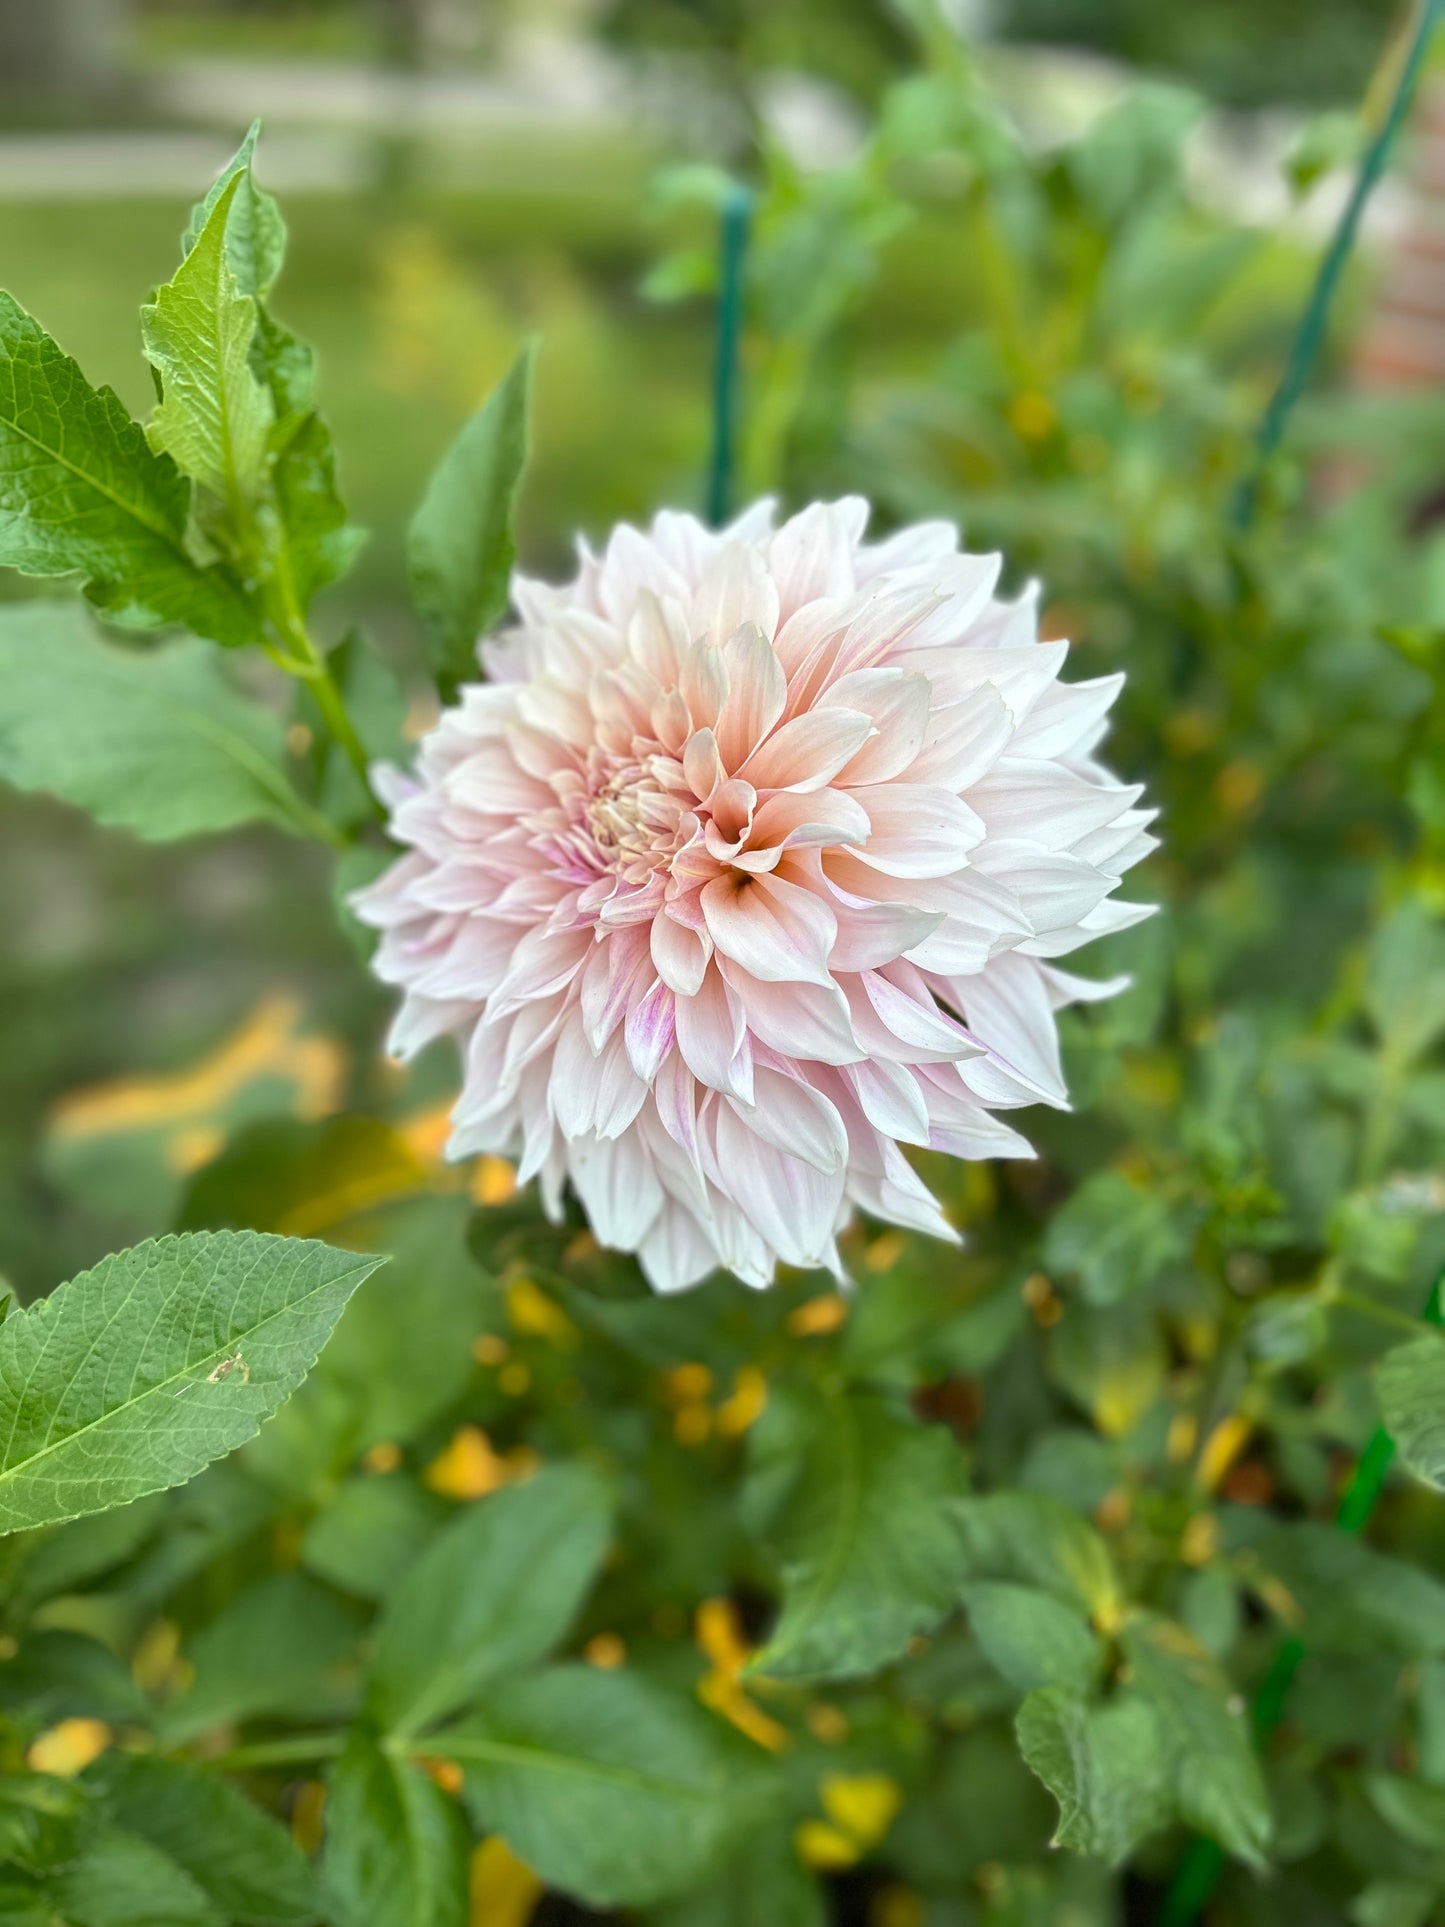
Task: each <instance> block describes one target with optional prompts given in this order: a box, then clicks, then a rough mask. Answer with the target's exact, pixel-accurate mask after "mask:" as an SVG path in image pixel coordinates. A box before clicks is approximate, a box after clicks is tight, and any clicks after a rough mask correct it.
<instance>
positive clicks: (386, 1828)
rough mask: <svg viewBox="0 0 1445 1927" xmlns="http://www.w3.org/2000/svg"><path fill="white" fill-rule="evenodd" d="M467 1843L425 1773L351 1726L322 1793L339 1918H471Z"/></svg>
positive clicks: (387, 1925)
mask: <svg viewBox="0 0 1445 1927" xmlns="http://www.w3.org/2000/svg"><path fill="white" fill-rule="evenodd" d="M469 1845H470V1842H469V1841H468V1838H467V1830H466V1827H465V1825H464V1823H463V1821H462V1817H461V1814H460V1813H459V1812H458V1810H457V1808H456V1807H455V1806H454V1805H453V1804H452V1802H451V1801H450V1800H449V1799H448V1798H447V1796H446V1795H445V1794H444V1793H443V1792H442V1791H441V1789H440V1788H439V1787H438V1786H436V1785H435V1783H434V1782H433V1781H431V1780H429V1779H428V1778H427V1776H426V1774H424V1773H423V1772H422V1771H421V1770H420V1769H419V1768H418V1767H414V1766H412V1765H411V1764H410V1763H409V1762H408V1761H406V1760H403V1759H400V1758H398V1757H397V1756H396V1755H394V1754H391V1753H388V1752H384V1751H383V1750H382V1749H381V1748H380V1747H379V1746H377V1744H376V1743H375V1741H374V1740H372V1739H371V1738H370V1737H369V1736H368V1735H367V1734H366V1733H365V1732H363V1731H362V1730H360V1729H358V1730H357V1731H355V1732H354V1733H353V1734H352V1736H351V1739H350V1741H349V1742H348V1744H347V1748H346V1751H345V1753H343V1754H342V1756H341V1758H340V1759H339V1760H338V1761H337V1763H336V1765H335V1766H334V1767H333V1768H332V1771H331V1773H330V1775H329V1778H328V1790H327V1801H326V1851H325V1856H324V1858H323V1861H322V1880H323V1882H324V1884H325V1888H326V1894H327V1898H328V1900H329V1902H330V1913H329V1916H328V1917H329V1918H331V1919H333V1920H334V1921H335V1922H336V1927H465V1922H466V1920H467V1854H468V1849H469Z"/></svg>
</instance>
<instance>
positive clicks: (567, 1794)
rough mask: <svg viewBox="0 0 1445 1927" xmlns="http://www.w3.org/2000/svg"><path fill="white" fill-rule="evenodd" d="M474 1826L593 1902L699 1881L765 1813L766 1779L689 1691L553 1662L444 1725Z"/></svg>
mask: <svg viewBox="0 0 1445 1927" xmlns="http://www.w3.org/2000/svg"><path fill="white" fill-rule="evenodd" d="M433 1744H434V1750H435V1751H437V1752H439V1753H444V1754H445V1755H446V1756H447V1757H449V1758H451V1759H453V1760H455V1761H456V1762H457V1763H458V1764H459V1765H460V1766H461V1768H462V1769H463V1772H464V1773H465V1775H466V1781H465V1798H466V1801H467V1804H468V1806H469V1807H470V1808H471V1810H472V1813H473V1816H474V1817H475V1819H476V1821H477V1823H478V1825H479V1826H481V1827H483V1828H485V1829H486V1830H487V1831H489V1832H492V1833H500V1834H501V1835H502V1837H503V1838H504V1839H505V1840H506V1842H507V1844H508V1845H509V1846H510V1847H511V1848H512V1849H513V1851H514V1852H515V1853H516V1854H518V1855H519V1856H520V1858H521V1859H523V1860H525V1861H526V1863H527V1864H528V1866H530V1867H533V1868H535V1869H536V1871H537V1872H538V1873H539V1874H540V1875H541V1876H542V1878H543V1879H544V1880H546V1881H548V1882H549V1883H550V1884H551V1885H552V1886H555V1887H560V1888H561V1889H562V1890H563V1891H564V1892H565V1893H569V1894H573V1895H575V1896H576V1897H578V1898H579V1899H582V1900H585V1901H587V1902H588V1904H589V1905H591V1906H594V1907H614V1906H629V1905H642V1904H645V1903H646V1902H648V1901H654V1900H664V1899H668V1898H670V1897H671V1896H672V1895H673V1894H677V1893H681V1892H683V1891H684V1890H685V1889H686V1888H688V1887H690V1886H695V1885H696V1884H697V1883H698V1882H699V1881H700V1880H702V1879H703V1878H704V1877H705V1876H706V1874H707V1873H708V1872H709V1871H710V1870H711V1869H712V1868H713V1867H715V1866H717V1865H718V1864H719V1863H720V1862H721V1861H722V1860H723V1859H724V1857H725V1856H726V1855H727V1854H728V1852H729V1850H730V1849H732V1848H734V1847H737V1846H738V1845H739V1842H740V1840H741V1839H742V1838H743V1837H744V1836H746V1835H748V1834H750V1832H751V1830H752V1828H753V1827H754V1826H755V1825H756V1824H757V1823H758V1822H759V1820H760V1818H761V1813H762V1810H763V1806H764V1803H765V1802H766V1801H767V1799H768V1796H769V1791H770V1788H771V1785H772V1781H771V1775H769V1774H767V1773H766V1771H765V1769H763V1768H760V1767H759V1766H758V1765H757V1764H756V1762H757V1759H758V1757H759V1756H757V1755H756V1754H755V1753H753V1752H752V1751H751V1750H750V1749H749V1748H748V1747H747V1746H746V1744H745V1742H743V1741H741V1740H739V1739H738V1738H737V1736H736V1735H735V1734H733V1733H731V1732H730V1730H729V1729H728V1728H726V1727H724V1726H722V1725H721V1724H720V1723H719V1722H718V1721H716V1720H714V1719H712V1718H710V1717H709V1716H708V1715H707V1714H706V1713H704V1712H703V1711H702V1709H701V1708H700V1707H699V1706H697V1705H696V1704H695V1703H694V1702H693V1701H691V1700H689V1699H686V1698H682V1697H680V1696H678V1695H676V1694H674V1693H672V1692H670V1691H667V1690H664V1689H663V1688H662V1687H660V1686H658V1685H657V1684H656V1683H654V1682H653V1681H650V1680H646V1679H643V1678H641V1677H639V1676H638V1675H636V1674H634V1673H631V1672H628V1671H625V1670H624V1671H622V1672H617V1673H607V1672H600V1671H598V1670H597V1669H595V1668H593V1667H588V1666H557V1667H553V1668H551V1669H550V1670H548V1671H546V1672H542V1673H535V1674H532V1675H530V1676H528V1677H524V1678H521V1679H517V1680H512V1681H508V1682H507V1683H505V1684H499V1685H498V1686H496V1687H495V1688H494V1689H493V1691H492V1693H491V1694H490V1696H489V1699H488V1704H487V1709H486V1712H485V1713H484V1714H482V1715H480V1716H478V1717H476V1718H473V1719H471V1720H469V1721H467V1722H466V1723H465V1724H464V1725H462V1726H459V1727H454V1728H452V1729H451V1730H450V1731H448V1732H447V1733H446V1734H444V1735H438V1736H437V1739H436V1741H435V1742H434V1743H433Z"/></svg>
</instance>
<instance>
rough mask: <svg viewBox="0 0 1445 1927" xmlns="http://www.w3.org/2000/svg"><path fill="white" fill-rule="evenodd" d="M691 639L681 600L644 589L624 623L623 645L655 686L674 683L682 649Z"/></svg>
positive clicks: (671, 685) (667, 687)
mask: <svg viewBox="0 0 1445 1927" xmlns="http://www.w3.org/2000/svg"><path fill="white" fill-rule="evenodd" d="M691 640H692V639H691V637H690V636H689V634H688V628H687V610H686V609H685V607H684V606H683V603H682V601H681V600H679V599H678V597H676V596H671V595H662V596H659V595H656V594H654V593H653V591H652V590H651V589H644V590H643V591H642V592H641V594H640V595H639V596H638V598H637V606H636V608H635V609H634V610H633V612H632V618H631V620H630V622H629V623H628V625H627V646H628V649H629V650H630V651H631V654H632V656H633V659H634V660H635V661H636V662H637V663H639V664H640V665H641V667H642V668H643V669H645V670H646V671H647V673H648V674H649V675H650V676H651V677H652V679H653V681H654V682H655V683H656V684H657V686H658V688H659V689H672V688H674V687H675V686H676V683H677V676H678V669H679V667H680V666H681V663H682V657H683V653H684V651H685V650H686V649H687V647H688V645H689V643H690V642H691Z"/></svg>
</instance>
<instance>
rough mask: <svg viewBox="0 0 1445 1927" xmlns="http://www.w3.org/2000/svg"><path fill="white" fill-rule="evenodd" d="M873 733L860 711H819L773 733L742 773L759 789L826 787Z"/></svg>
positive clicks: (794, 719)
mask: <svg viewBox="0 0 1445 1927" xmlns="http://www.w3.org/2000/svg"><path fill="white" fill-rule="evenodd" d="M872 734H873V718H872V717H871V716H865V715H864V714H863V712H862V711H861V710H857V709H814V710H810V711H809V712H808V714H807V715H805V716H795V717H794V718H793V719H792V721H791V722H787V723H784V724H783V726H782V728H781V729H776V730H774V731H773V733H772V735H771V736H770V737H769V738H768V739H767V741H766V742H765V743H763V744H762V746H761V747H760V748H758V749H756V750H754V751H753V753H752V755H751V756H749V757H748V759H747V761H746V762H745V763H744V764H743V765H742V767H741V769H739V771H738V775H739V776H742V777H745V778H746V780H747V781H748V782H749V783H751V784H752V786H753V788H754V789H755V790H759V791H761V790H798V791H801V792H807V791H809V790H821V789H826V788H827V787H828V785H829V784H830V783H831V782H832V780H833V778H834V777H835V776H836V775H837V774H838V771H839V770H840V769H842V767H843V765H844V764H845V763H846V762H847V761H848V759H849V758H850V757H851V756H853V755H855V754H856V753H857V751H858V750H860V749H861V748H862V747H863V745H864V743H866V742H867V740H868V738H869V737H870V736H871V735H872Z"/></svg>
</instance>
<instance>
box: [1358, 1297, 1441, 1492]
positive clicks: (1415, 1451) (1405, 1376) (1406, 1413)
mask: <svg viewBox="0 0 1445 1927" xmlns="http://www.w3.org/2000/svg"><path fill="white" fill-rule="evenodd" d="M1375 1390H1376V1391H1377V1392H1378V1394H1379V1398H1380V1411H1381V1412H1382V1414H1383V1415H1384V1420H1385V1426H1386V1429H1387V1430H1388V1432H1389V1434H1390V1436H1391V1438H1393V1439H1394V1441H1395V1445H1396V1448H1397V1450H1398V1451H1399V1454H1400V1457H1401V1459H1402V1460H1403V1461H1404V1463H1405V1464H1406V1465H1407V1466H1408V1467H1409V1468H1410V1470H1411V1471H1412V1472H1413V1473H1414V1474H1415V1476H1416V1478H1417V1479H1424V1480H1425V1482H1426V1483H1427V1484H1428V1485H1434V1486H1439V1487H1440V1488H1441V1489H1442V1490H1445V1335H1442V1334H1441V1333H1438V1332H1422V1333H1421V1335H1420V1336H1419V1337H1418V1338H1412V1339H1411V1340H1410V1342H1409V1343H1408V1344H1407V1345H1397V1346H1396V1347H1395V1348H1394V1350H1393V1351H1389V1352H1386V1354H1385V1356H1384V1357H1383V1358H1382V1359H1381V1360H1380V1362H1379V1364H1378V1365H1377V1366H1376V1368H1375Z"/></svg>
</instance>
